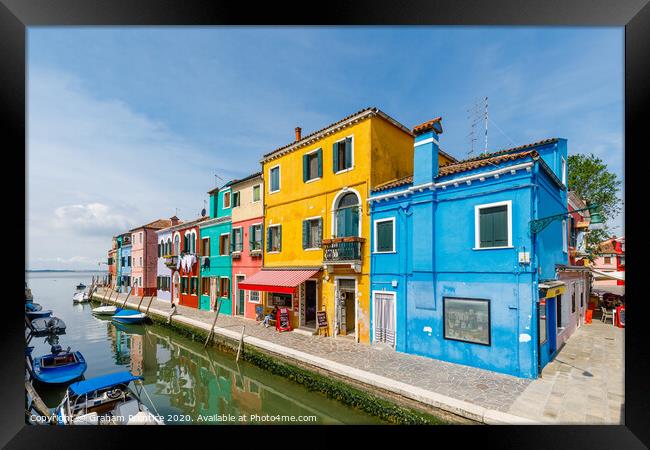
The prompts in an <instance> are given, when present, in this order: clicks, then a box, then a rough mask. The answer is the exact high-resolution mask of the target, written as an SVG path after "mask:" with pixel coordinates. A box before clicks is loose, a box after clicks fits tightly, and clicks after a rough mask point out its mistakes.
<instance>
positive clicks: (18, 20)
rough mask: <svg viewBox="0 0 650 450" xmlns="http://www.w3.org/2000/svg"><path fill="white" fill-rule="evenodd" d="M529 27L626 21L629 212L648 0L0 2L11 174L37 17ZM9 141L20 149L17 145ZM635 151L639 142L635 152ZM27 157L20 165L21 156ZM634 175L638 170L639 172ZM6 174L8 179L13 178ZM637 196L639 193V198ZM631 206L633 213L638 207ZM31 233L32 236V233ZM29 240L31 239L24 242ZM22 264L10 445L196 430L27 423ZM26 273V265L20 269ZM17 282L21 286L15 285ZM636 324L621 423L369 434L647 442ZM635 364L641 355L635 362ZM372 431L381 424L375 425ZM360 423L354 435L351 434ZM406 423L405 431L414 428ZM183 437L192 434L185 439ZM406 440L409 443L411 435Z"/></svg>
mask: <svg viewBox="0 0 650 450" xmlns="http://www.w3.org/2000/svg"><path fill="white" fill-rule="evenodd" d="M274 22H275V23H277V24H281V25H298V24H304V25H332V24H340V25H374V24H377V25H416V26H420V25H505V26H509V25H523V26H535V25H544V26H618V27H625V63H624V64H625V88H624V89H625V146H626V153H625V162H626V168H625V173H626V192H625V200H626V201H627V211H628V214H633V215H634V214H636V212H637V211H636V210H634V209H633V206H634V204H635V202H637V203H639V202H640V201H641V198H642V196H639V195H638V194H637V193H641V192H644V191H645V186H644V185H642V184H641V183H642V181H643V180H644V179H645V178H647V174H645V173H644V171H645V165H644V164H639V162H641V161H642V158H643V157H644V155H642V153H641V152H640V151H639V150H641V149H644V148H646V147H647V132H646V129H647V125H646V121H645V120H644V119H645V117H646V116H647V113H648V108H649V104H650V102H649V101H648V84H647V78H648V73H650V54H649V52H648V51H647V43H648V42H650V7H649V6H648V0H618V1H611V2H605V1H602V0H592V1H590V0H573V1H571V2H567V1H564V2H548V1H547V2H543V1H536V0H492V1H490V2H487V1H485V2H478V1H472V0H444V1H443V0H438V1H427V0H411V1H409V2H392V1H386V0H385V1H383V2H378V1H369V0H357V1H355V2H343V1H338V2H329V3H328V5H327V6H326V7H322V8H318V13H314V10H312V8H310V7H309V6H308V5H303V7H301V8H298V7H296V6H294V5H292V4H286V5H284V6H283V5H281V4H277V3H274V2H267V3H260V4H257V5H255V6H254V7H251V5H250V4H247V3H244V2H229V3H225V2H214V1H207V0H194V1H189V0H185V1H182V0H166V1H155V0H138V1H137V2H134V1H122V0H114V1H111V2H107V1H99V0H57V1H43V0H0V42H2V45H1V46H0V58H1V60H2V64H1V65H0V74H1V75H2V83H0V92H1V96H0V98H2V99H3V101H2V102H0V110H1V111H2V118H3V120H2V124H3V125H4V137H5V141H4V144H5V148H11V149H12V150H11V151H7V158H9V157H12V158H15V159H16V163H17V164H14V165H13V166H12V169H13V170H12V171H10V173H8V174H7V177H9V176H14V175H15V174H17V178H18V180H23V173H25V172H20V169H21V167H22V168H23V169H26V167H24V164H25V158H21V156H24V154H23V155H21V149H23V152H24V151H26V148H25V144H26V142H25V136H26V135H25V130H26V127H25V117H26V116H25V108H26V107H25V94H26V91H25V79H26V78H25V75H26V67H25V59H26V58H25V49H26V35H25V30H26V27H31V26H75V25H76V26H81V25H84V26H87V25H233V24H237V25H268V24H272V23H274ZM10 145H12V146H13V147H10ZM632 149H634V150H632ZM21 164H22V166H21ZM635 174H636V176H635ZM6 180H7V182H9V181H10V179H8V178H7V179H6ZM25 189H26V188H25V187H24V185H23V189H21V184H20V181H19V182H17V183H15V184H14V185H13V186H12V191H11V192H10V195H7V196H6V204H5V209H6V210H7V211H10V212H11V213H12V214H11V216H12V221H11V226H12V228H13V229H16V230H18V229H20V227H21V221H22V225H23V229H24V226H25V224H26V218H25V215H24V214H23V215H22V216H21V215H20V211H21V210H22V211H23V212H24V211H25V209H26V208H25V200H24V199H25V195H24V194H25ZM634 196H636V199H635V198H634ZM630 211H632V212H630ZM644 222H645V221H643V220H631V221H627V223H626V240H627V241H628V246H627V249H626V257H627V259H628V261H631V264H628V265H627V270H626V294H627V296H628V298H630V299H632V298H635V297H636V298H641V297H642V294H641V292H642V291H641V288H642V285H641V281H640V280H641V276H640V268H641V267H644V266H643V265H642V263H641V250H639V249H640V247H637V246H638V245H639V243H640V242H641V239H642V238H641V231H640V228H641V226H643V224H644ZM23 237H24V238H25V235H23ZM23 243H25V242H23ZM24 249H25V247H24V246H23V247H22V248H21V247H20V239H13V240H11V241H10V242H9V243H8V247H7V249H6V251H7V252H8V253H11V254H13V255H15V258H18V259H19V258H22V257H23V256H22V255H24V254H25V252H24ZM17 266H19V265H18V264H12V265H11V266H10V267H7V269H6V272H7V275H6V280H7V284H6V287H7V292H6V293H5V303H4V306H5V311H4V312H5V314H6V317H7V318H9V317H13V318H15V319H14V320H9V319H7V320H6V321H5V323H4V325H5V326H4V327H2V328H1V329H0V333H2V335H3V337H4V339H3V340H2V342H3V350H4V353H5V361H4V364H3V373H2V375H3V376H2V381H3V382H2V383H0V398H2V399H3V406H4V408H2V409H1V410H0V417H1V418H2V421H1V423H2V425H3V426H2V427H0V446H2V447H4V448H43V447H47V446H53V445H56V446H57V447H59V448H77V447H81V446H86V444H87V443H92V446H93V447H94V448H113V447H124V446H125V445H127V444H128V443H134V442H141V441H140V439H143V440H146V443H147V445H148V446H153V445H157V444H169V443H171V442H173V441H174V439H175V438H179V440H180V439H184V441H185V444H187V438H186V436H187V435H186V434H185V433H187V432H189V430H188V429H184V428H183V427H181V428H178V427H161V428H164V429H159V430H156V432H155V433H153V432H150V431H149V429H147V430H146V431H145V429H143V427H130V428H127V427H115V428H112V429H109V428H102V429H96V428H94V427H82V428H81V429H79V428H76V429H74V430H70V429H67V430H61V429H57V428H54V427H28V426H27V425H26V424H25V423H24V418H23V409H24V408H23V407H24V405H23V403H24V390H23V381H24V366H23V360H22V356H23V352H24V340H23V334H22V315H23V311H22V307H21V305H20V304H19V302H17V301H13V300H12V299H18V298H20V296H22V295H23V292H22V289H23V287H22V286H20V287H19V286H18V284H19V282H18V279H19V277H18V276H15V275H12V274H13V272H14V271H16V272H18V271H22V270H23V269H21V268H20V267H17ZM23 276H24V273H23ZM14 289H15V290H14ZM627 308H628V309H629V310H630V317H631V319H630V322H628V323H627V327H626V339H625V355H626V361H625V386H626V404H625V424H624V425H620V426H560V427H557V426H526V427H509V426H504V427H462V428H460V429H459V428H456V427H410V428H388V427H373V428H372V429H369V430H368V431H369V432H368V433H363V436H364V438H363V439H364V444H366V445H367V444H372V443H378V442H382V441H383V442H385V441H384V438H391V439H404V440H405V442H414V439H415V435H418V434H420V435H422V436H420V437H422V438H433V437H434V433H435V439H436V440H437V441H440V440H445V439H454V440H459V439H460V440H461V441H462V442H463V443H468V441H472V440H475V441H476V442H477V443H479V444H480V445H485V444H487V445H490V443H492V442H494V444H495V445H498V446H499V448H524V447H525V448H527V449H536V448H590V449H597V448H626V449H633V448H646V446H647V445H650V427H648V426H647V424H648V423H650V396H649V395H648V392H647V374H648V373H649V372H650V350H649V348H648V346H647V342H646V341H647V334H646V332H645V328H647V327H646V325H645V321H646V317H648V315H647V314H644V313H645V308H647V302H641V301H639V302H634V301H631V302H629V304H628V305H627ZM631 362H633V364H632V363H631ZM370 430H372V432H370ZM358 431H359V430H358V429H356V428H354V427H349V428H342V427H328V428H325V429H324V428H317V427H312V426H304V427H299V428H293V429H292V430H291V433H292V434H294V435H295V434H304V435H305V437H308V438H314V437H315V436H317V435H318V434H320V433H327V434H328V436H329V438H330V439H331V438H333V437H334V436H335V435H336V434H339V433H345V432H348V433H350V436H349V437H350V438H351V439H354V438H355V437H358V436H359V433H358ZM219 432H220V434H219V436H218V439H219V440H221V439H223V438H224V436H227V435H229V434H230V433H232V434H231V436H229V437H235V436H237V435H239V436H241V432H242V429H241V428H238V427H228V426H222V427H219ZM255 432H256V435H255V436H256V438H257V440H258V441H259V440H265V441H266V442H274V440H275V438H276V437H277V428H275V427H267V428H264V427H260V428H257V429H256V430H255ZM191 433H192V435H191V436H192V441H193V442H195V443H197V445H199V443H200V442H206V441H208V440H210V441H212V442H214V439H215V437H216V435H215V433H214V430H213V428H212V427H193V428H192V429H191ZM353 433H354V434H353ZM407 433H408V434H407ZM183 436H185V437H183ZM407 440H408V441H407Z"/></svg>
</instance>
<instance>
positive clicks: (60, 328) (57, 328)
mask: <svg viewBox="0 0 650 450" xmlns="http://www.w3.org/2000/svg"><path fill="white" fill-rule="evenodd" d="M30 328H31V330H32V333H33V334H34V335H35V336H42V335H48V334H63V333H65V322H64V321H63V320H61V319H59V318H58V317H38V318H36V319H34V320H32V321H31V322H30Z"/></svg>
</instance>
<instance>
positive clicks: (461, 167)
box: [438, 150, 539, 177]
mask: <svg viewBox="0 0 650 450" xmlns="http://www.w3.org/2000/svg"><path fill="white" fill-rule="evenodd" d="M538 155H539V154H538V153H537V150H527V151H524V152H517V153H505V154H501V155H497V156H492V157H489V156H488V157H484V158H483V159H470V160H465V161H460V162H458V163H455V164H448V165H446V166H443V167H441V168H440V170H439V171H438V176H439V177H444V176H446V175H452V174H454V173H458V172H466V171H468V170H473V169H478V168H479V167H484V166H488V165H494V164H499V163H502V162H505V161H514V160H516V159H521V158H525V157H527V156H532V157H536V156H538Z"/></svg>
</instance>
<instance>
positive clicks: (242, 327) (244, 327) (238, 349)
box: [235, 325, 246, 362]
mask: <svg viewBox="0 0 650 450" xmlns="http://www.w3.org/2000/svg"><path fill="white" fill-rule="evenodd" d="M244 331H246V325H242V326H241V337H240V338H239V347H237V358H235V362H239V355H240V353H241V349H242V347H243V345H244Z"/></svg>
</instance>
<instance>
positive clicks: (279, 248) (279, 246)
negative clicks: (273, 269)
mask: <svg viewBox="0 0 650 450" xmlns="http://www.w3.org/2000/svg"><path fill="white" fill-rule="evenodd" d="M278 251H279V252H281V251H282V225H279V226H278Z"/></svg>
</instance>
